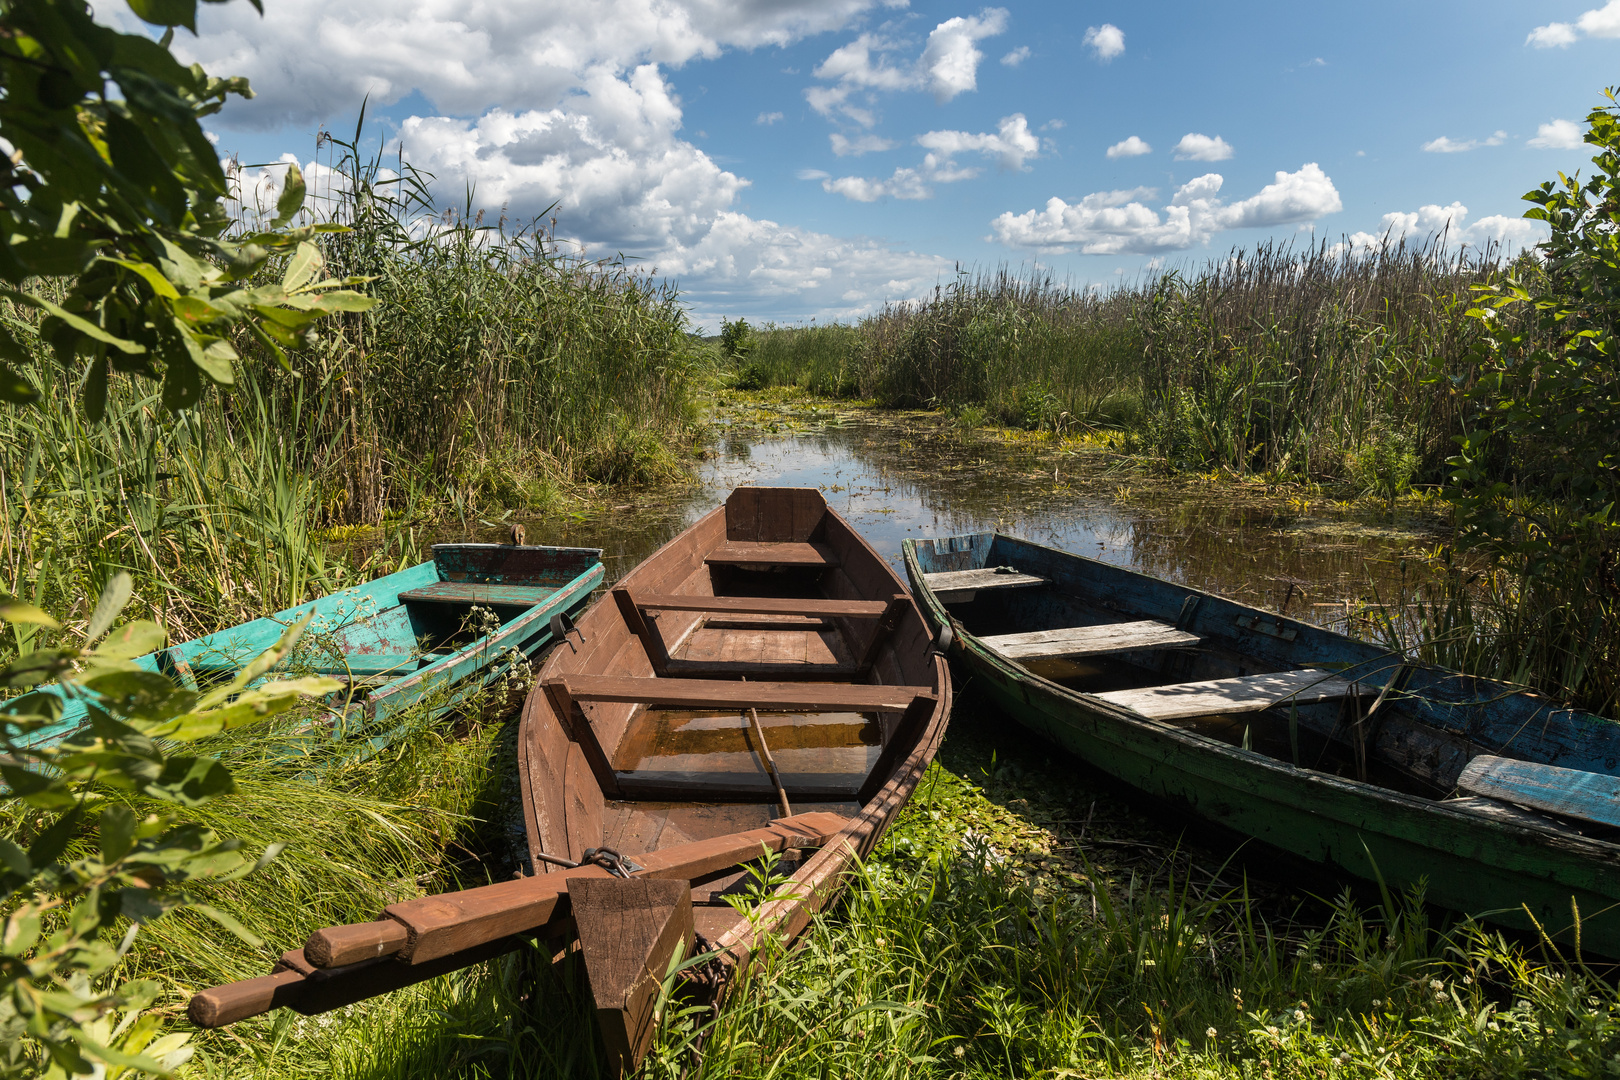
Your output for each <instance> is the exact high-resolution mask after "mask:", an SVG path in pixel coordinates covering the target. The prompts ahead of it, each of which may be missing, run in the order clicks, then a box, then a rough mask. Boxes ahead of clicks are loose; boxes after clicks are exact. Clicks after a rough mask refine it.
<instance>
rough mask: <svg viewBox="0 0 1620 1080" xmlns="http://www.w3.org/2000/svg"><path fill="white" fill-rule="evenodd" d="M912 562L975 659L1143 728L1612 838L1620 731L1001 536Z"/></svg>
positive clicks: (968, 541)
mask: <svg viewBox="0 0 1620 1080" xmlns="http://www.w3.org/2000/svg"><path fill="white" fill-rule="evenodd" d="M915 558H916V560H917V566H918V568H919V569H920V570H921V572H922V574H923V579H924V581H925V582H926V583H927V585H928V587H929V589H930V590H931V591H932V592H933V593H934V595H935V597H936V598H937V599H938V600H939V601H940V602H941V603H942V604H943V605H944V606H945V608H946V610H947V611H948V612H949V614H950V615H951V617H952V618H953V619H955V620H958V621H959V623H960V625H961V626H962V628H964V629H965V630H966V631H967V632H968V633H970V634H971V635H973V636H974V637H975V638H977V639H978V640H979V642H980V643H981V644H982V645H983V646H984V647H985V648H987V649H989V650H991V651H992V652H994V653H996V654H997V655H999V656H1000V657H1002V658H1003V659H1005V660H1008V661H1010V662H1013V663H1016V664H1019V665H1021V666H1022V667H1023V668H1024V669H1025V670H1027V671H1028V672H1029V673H1030V674H1032V675H1037V676H1040V677H1042V678H1045V679H1048V680H1051V681H1053V682H1055V683H1058V684H1059V685H1061V686H1064V687H1066V688H1068V689H1070V690H1073V691H1076V692H1079V693H1082V694H1086V695H1089V696H1090V697H1092V698H1093V699H1095V700H1097V701H1099V702H1103V703H1107V704H1108V705H1111V706H1115V707H1117V708H1120V709H1125V710H1129V712H1130V713H1132V714H1134V715H1135V716H1136V717H1137V718H1139V719H1141V720H1144V721H1147V722H1150V723H1154V724H1159V725H1165V726H1167V727H1175V728H1180V729H1184V730H1188V731H1192V732H1196V733H1198V734H1200V735H1203V736H1206V737H1209V738H1212V739H1216V740H1218V741H1221V742H1224V743H1227V744H1229V745H1232V746H1237V747H1241V748H1243V749H1247V750H1252V751H1254V752H1257V753H1260V754H1264V755H1266V756H1268V757H1271V758H1273V759H1276V760H1278V761H1283V762H1289V763H1291V764H1292V765H1294V766H1296V767H1300V768H1308V769H1313V770H1317V771H1321V772H1325V773H1329V774H1332V775H1336V776H1340V777H1344V778H1346V779H1351V780H1358V781H1362V782H1367V783H1371V784H1375V785H1378V786H1381V787H1385V788H1389V789H1392V790H1397V791H1402V792H1405V793H1406V794H1409V795H1416V796H1420V797H1425V798H1430V799H1435V800H1446V805H1447V806H1448V808H1451V809H1457V810H1465V811H1469V812H1474V813H1480V814H1486V815H1489V816H1491V817H1493V818H1496V819H1497V820H1502V821H1513V822H1516V823H1519V824H1527V825H1534V826H1536V827H1538V828H1543V829H1553V830H1556V831H1562V832H1566V833H1579V834H1581V835H1584V836H1587V837H1591V838H1594V839H1602V840H1605V841H1614V840H1617V839H1620V827H1617V826H1620V813H1617V808H1620V802H1617V801H1616V796H1617V795H1620V781H1617V780H1616V773H1617V772H1620V768H1617V767H1620V725H1616V724H1613V723H1611V722H1609V721H1607V720H1604V719H1602V718H1600V717H1596V716H1592V715H1591V714H1588V713H1584V712H1579V711H1577V710H1570V709H1564V708H1560V707H1558V706H1557V705H1556V704H1555V703H1553V702H1551V701H1549V700H1548V699H1546V698H1543V697H1540V696H1538V695H1535V694H1531V693H1528V692H1524V691H1522V690H1518V689H1516V688H1512V687H1507V686H1504V685H1502V684H1498V683H1491V682H1488V681H1485V680H1479V679H1473V678H1468V677H1465V676H1461V675H1457V674H1455V673H1450V672H1445V671H1439V670H1436V669H1432V668H1426V667H1423V666H1420V665H1416V664H1411V663H1407V662H1406V661H1405V659H1404V658H1403V657H1401V656H1400V655H1398V654H1395V653H1392V652H1390V651H1389V650H1387V649H1384V648H1382V647H1380V646H1377V645H1375V644H1372V643H1369V642H1364V641H1357V640H1354V639H1351V638H1349V637H1346V636H1345V635H1342V634H1338V633H1334V632H1332V631H1328V630H1324V629H1322V628H1321V627H1317V626H1314V625H1312V624H1309V623H1304V622H1301V621H1298V620H1294V619H1289V618H1287V617H1285V616H1282V615H1278V614H1273V613H1271V612H1266V611H1262V610H1260V609H1256V608H1252V607H1248V606H1245V605H1241V604H1236V603H1233V602H1230V601H1226V600H1222V599H1220V598H1218V597H1215V596H1211V595H1208V594H1205V593H1202V592H1199V591H1197V590H1193V589H1188V588H1185V587H1182V586H1177V585H1174V584H1172V583H1169V582H1164V581H1160V580H1157V579H1154V578H1150V577H1146V576H1144V575H1140V574H1136V573H1133V572H1131V571H1128V570H1124V569H1121V568H1119V567H1114V566H1110V565H1108V564H1106V563H1102V562H1098V561H1096V560H1093V559H1087V558H1084V557H1082V556H1077V555H1071V554H1068V553H1065V552H1060V551H1056V550H1054V549H1050V548H1046V547H1042V546H1040V545H1036V544H1031V543H1027V542H1025V541H1021V540H1017V539H1015V538H1013V537H1008V536H1004V535H1001V534H997V533H978V534H972V535H967V536H957V537H947V538H939V539H929V540H919V541H916V542H915ZM1549 790H1552V791H1554V792H1555V793H1554V794H1552V795H1549V794H1548V792H1549Z"/></svg>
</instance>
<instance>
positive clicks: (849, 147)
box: [828, 132, 895, 157]
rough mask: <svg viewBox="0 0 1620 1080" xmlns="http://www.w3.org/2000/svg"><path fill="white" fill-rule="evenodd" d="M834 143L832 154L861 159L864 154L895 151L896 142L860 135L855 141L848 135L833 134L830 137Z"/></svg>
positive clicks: (875, 136)
mask: <svg viewBox="0 0 1620 1080" xmlns="http://www.w3.org/2000/svg"><path fill="white" fill-rule="evenodd" d="M828 138H829V140H830V141H831V142H832V152H833V153H834V154H836V155H838V156H839V157H860V156H861V155H862V154H875V153H879V152H881V151H883V150H893V149H894V145H895V144H894V140H893V139H885V138H882V137H881V136H878V135H860V136H857V137H855V138H853V139H851V138H849V137H848V136H846V135H840V134H838V133H837V132H833V134H832V135H830V136H828Z"/></svg>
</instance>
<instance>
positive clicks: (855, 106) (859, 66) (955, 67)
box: [804, 8, 1007, 127]
mask: <svg viewBox="0 0 1620 1080" xmlns="http://www.w3.org/2000/svg"><path fill="white" fill-rule="evenodd" d="M1006 28H1007V10H1006V9H1005V8H985V9H984V10H983V11H981V12H979V14H978V15H973V16H965V17H964V16H957V17H955V18H952V19H946V20H945V21H944V22H942V23H940V24H939V25H938V26H936V27H934V29H933V31H932V32H931V33H930V34H929V35H928V41H927V43H926V44H925V45H924V46H923V51H922V55H921V56H919V57H917V59H916V60H908V59H906V58H904V57H903V56H899V55H897V54H899V53H901V52H902V51H903V50H904V48H905V42H903V41H901V40H899V39H894V38H888V37H884V36H883V35H881V34H873V33H864V34H861V35H859V36H858V37H857V38H856V39H855V40H854V41H851V42H849V43H848V44H846V45H840V46H839V47H838V48H836V49H834V50H833V51H832V53H831V54H829V55H828V57H827V59H825V60H823V61H822V62H821V63H819V64H817V65H816V67H815V71H814V75H815V77H816V78H818V79H821V80H823V81H824V82H827V83H830V84H831V85H826V86H811V87H807V88H806V89H805V91H804V97H805V100H806V101H808V102H809V103H810V107H811V108H812V109H814V110H816V112H818V113H820V114H821V115H823V116H825V117H827V118H828V119H829V120H832V119H844V120H849V121H853V122H854V123H856V124H859V125H860V126H861V127H871V126H872V125H873V124H875V123H877V114H876V113H875V112H874V111H873V107H874V105H875V103H876V93H877V92H879V91H886V92H895V91H903V90H928V91H930V92H932V93H933V95H934V99H935V100H936V101H938V102H940V103H941V104H943V103H944V102H947V101H949V100H951V99H952V98H954V97H956V96H957V95H958V94H963V93H966V92H968V91H970V90H974V89H976V88H977V87H978V71H979V62H980V61H981V60H983V59H984V53H982V52H980V51H979V49H978V47H977V45H976V44H975V43H976V42H978V41H981V40H983V39H984V38H987V37H994V36H995V35H997V34H1000V33H1002V32H1003V31H1005V30H1006Z"/></svg>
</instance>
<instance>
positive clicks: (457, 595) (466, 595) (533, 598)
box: [399, 581, 557, 607]
mask: <svg viewBox="0 0 1620 1080" xmlns="http://www.w3.org/2000/svg"><path fill="white" fill-rule="evenodd" d="M556 591H557V590H556V588H555V587H548V586H544V585H493V584H483V583H479V582H472V581H435V582H433V583H432V584H431V585H423V586H422V587H420V588H416V589H407V590H406V591H405V592H402V593H400V594H399V601H400V603H402V604H455V605H466V604H487V605H489V606H491V607H533V606H534V605H535V604H541V603H544V602H545V601H546V599H547V598H548V597H549V596H551V594H552V593H554V592H556Z"/></svg>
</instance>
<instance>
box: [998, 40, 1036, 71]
mask: <svg viewBox="0 0 1620 1080" xmlns="http://www.w3.org/2000/svg"><path fill="white" fill-rule="evenodd" d="M1028 59H1029V46H1028V45H1020V46H1018V48H1016V49H1014V50H1013V51H1012V52H1010V53H1008V54H1007V55H1005V56H1003V57H1002V58H1001V63H1002V66H1004V67H1017V66H1018V65H1019V64H1022V63H1023V62H1024V61H1025V60H1028Z"/></svg>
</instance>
